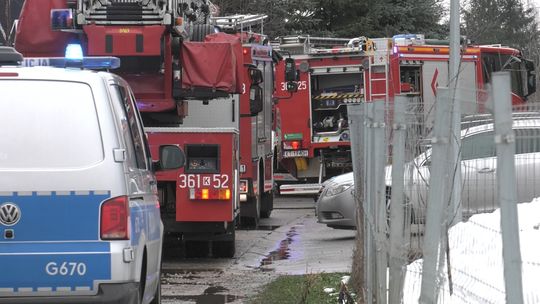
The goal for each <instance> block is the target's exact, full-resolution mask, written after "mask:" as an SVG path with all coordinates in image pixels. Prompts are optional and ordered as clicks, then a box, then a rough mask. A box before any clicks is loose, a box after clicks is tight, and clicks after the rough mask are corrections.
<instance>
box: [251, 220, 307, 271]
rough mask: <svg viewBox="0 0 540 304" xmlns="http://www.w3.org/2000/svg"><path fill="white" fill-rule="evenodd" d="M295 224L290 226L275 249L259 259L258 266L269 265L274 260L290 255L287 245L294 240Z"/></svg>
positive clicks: (283, 258)
mask: <svg viewBox="0 0 540 304" xmlns="http://www.w3.org/2000/svg"><path fill="white" fill-rule="evenodd" d="M296 229H297V226H293V227H291V229H289V231H288V232H287V234H286V236H287V237H286V238H285V239H284V240H282V241H281V242H280V243H279V246H278V248H277V249H276V250H274V251H271V252H270V253H269V254H267V255H266V256H265V257H264V258H263V259H262V261H261V264H260V267H263V266H267V265H271V264H273V263H274V261H279V260H287V259H289V258H290V257H291V250H290V248H289V246H290V245H291V244H292V242H293V241H294V238H295V236H297V235H298V233H297V232H296Z"/></svg>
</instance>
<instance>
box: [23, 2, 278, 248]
mask: <svg viewBox="0 0 540 304" xmlns="http://www.w3.org/2000/svg"><path fill="white" fill-rule="evenodd" d="M215 10H216V9H215V7H213V6H212V4H211V3H210V2H209V1H157V0H147V1H140V0H139V1H137V0H116V1H115V0H109V1H88V0H85V1H82V0H77V1H70V0H48V1H44V0H27V1H26V3H25V5H24V8H23V11H22V13H21V18H20V26H19V29H18V35H17V38H16V47H17V49H18V50H19V51H20V52H22V53H24V54H25V56H27V57H50V56H63V49H64V48H65V45H66V44H67V43H68V42H70V43H72V42H78V43H80V44H81V45H82V46H83V49H84V53H85V55H90V56H116V57H119V58H120V59H121V67H120V68H119V69H118V70H115V73H118V74H119V75H121V76H122V77H123V78H124V79H126V80H127V81H128V82H129V83H130V86H131V87H132V88H133V92H132V93H131V94H133V95H134V96H135V99H136V100H137V104H138V107H139V110H140V111H141V113H142V116H143V120H144V123H145V130H146V131H147V135H148V142H149V148H150V151H151V154H152V155H153V156H154V158H156V155H158V153H157V152H158V151H157V149H158V147H159V146H160V145H162V144H175V145H178V146H180V147H182V148H183V149H184V151H185V154H186V159H187V161H186V165H185V167H184V168H182V169H180V170H175V171H167V172H159V173H158V174H157V179H158V184H157V188H158V192H159V196H160V205H161V206H160V207H161V213H162V220H163V223H164V225H165V231H166V232H167V233H168V234H169V235H172V236H174V237H179V238H180V239H181V240H183V241H185V248H186V254H187V255H189V256H206V255H208V253H209V250H210V249H211V251H212V254H213V255H214V256H224V257H231V256H233V255H234V253H235V228H236V225H237V223H238V221H239V216H240V211H241V205H240V193H239V177H240V171H241V166H240V154H241V150H240V142H241V138H242V140H243V138H246V139H245V140H246V142H248V141H250V140H252V138H251V137H252V134H253V139H254V140H255V141H256V143H257V149H256V152H253V155H254V156H259V155H260V156H261V159H258V160H257V161H255V160H254V158H250V157H247V156H246V159H247V160H245V161H246V162H245V168H246V171H247V170H248V167H249V170H252V167H253V164H254V163H256V164H257V165H259V163H261V164H262V165H261V166H262V167H261V168H262V169H263V170H262V171H261V170H256V171H253V170H252V171H251V172H255V174H259V175H254V177H253V179H252V181H254V185H255V186H253V187H252V188H251V190H250V192H248V193H249V194H250V195H252V196H254V197H259V196H262V197H264V195H263V193H264V192H265V191H264V190H263V191H261V189H265V183H264V182H262V180H264V177H265V176H266V175H267V174H271V169H270V171H269V173H266V174H263V173H262V172H264V171H265V170H264V169H266V165H265V162H266V159H265V158H266V155H267V153H266V152H265V151H266V150H265V149H266V148H267V146H268V147H269V146H270V145H269V144H268V142H271V135H269V134H271V123H272V122H271V107H272V93H273V68H272V66H273V61H272V59H274V58H275V57H274V56H273V55H272V54H273V52H272V49H271V48H270V47H265V46H262V45H260V46H259V45H258V43H256V41H253V40H254V39H251V40H250V42H253V43H251V44H250V45H244V46H242V42H241V38H243V37H244V36H245V37H250V38H251V37H254V35H250V33H249V31H244V29H242V30H241V31H240V32H235V33H234V35H231V34H225V33H215V32H216V31H217V29H216V27H215V25H214V24H212V23H213V21H211V17H212V11H215ZM252 19H253V18H252ZM252 21H253V20H252ZM40 25H41V26H40ZM261 43H262V41H261ZM188 105H189V106H188ZM241 120H249V121H250V122H251V124H252V125H254V126H253V128H251V127H249V126H248V127H249V128H248V129H247V131H246V134H247V135H243V136H241V135H240V123H241ZM248 131H251V132H252V134H249V132H248ZM261 160H262V161H261ZM243 161H244V160H243ZM258 172H261V173H258ZM261 174H262V175H261ZM259 183H260V184H261V185H262V187H258V185H259ZM260 201H262V199H260V200H259V199H257V200H256V201H255V203H253V204H246V208H245V209H246V211H245V212H244V211H243V212H242V215H243V216H245V218H246V219H247V220H250V221H251V222H252V223H255V224H256V223H257V221H258V218H259V216H260V214H261V213H263V215H264V212H265V210H266V212H267V214H269V212H270V210H271V205H270V207H269V208H267V209H264V208H260V207H258V206H260V205H261V204H260ZM251 206H255V207H257V209H254V208H251ZM263 206H264V204H263ZM252 209H253V211H252Z"/></svg>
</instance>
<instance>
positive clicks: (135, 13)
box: [77, 0, 217, 25]
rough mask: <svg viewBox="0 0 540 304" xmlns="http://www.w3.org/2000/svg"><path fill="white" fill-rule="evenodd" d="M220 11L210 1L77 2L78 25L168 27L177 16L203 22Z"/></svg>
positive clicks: (108, 0) (102, 0)
mask: <svg viewBox="0 0 540 304" xmlns="http://www.w3.org/2000/svg"><path fill="white" fill-rule="evenodd" d="M216 10H217V8H216V6H215V5H214V4H213V3H212V2H210V1H207V0H193V1H191V4H188V3H187V2H186V1H184V0H168V1H163V0H78V1H77V12H78V16H77V23H78V24H97V25H169V24H172V22H173V18H175V16H184V17H186V18H187V19H188V20H186V21H187V22H189V21H190V19H191V21H193V20H201V19H200V18H198V17H199V16H198V14H205V16H208V17H209V16H210V15H211V14H213V13H215V12H216Z"/></svg>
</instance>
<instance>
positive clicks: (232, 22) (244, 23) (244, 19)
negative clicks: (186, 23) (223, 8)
mask: <svg viewBox="0 0 540 304" xmlns="http://www.w3.org/2000/svg"><path fill="white" fill-rule="evenodd" d="M266 18H268V16H267V15H262V14H256V15H249V14H248V15H242V14H237V15H231V16H223V17H210V23H211V24H213V25H214V26H217V27H219V28H221V30H222V31H224V32H229V31H235V32H236V31H238V32H240V33H243V32H248V33H251V32H253V28H255V27H258V30H259V33H260V34H263V33H264V20H265V19H266Z"/></svg>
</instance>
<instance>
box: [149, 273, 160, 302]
mask: <svg viewBox="0 0 540 304" xmlns="http://www.w3.org/2000/svg"><path fill="white" fill-rule="evenodd" d="M150 304H161V271H160V272H159V277H158V284H157V288H156V293H154V298H153V299H152V302H150Z"/></svg>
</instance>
